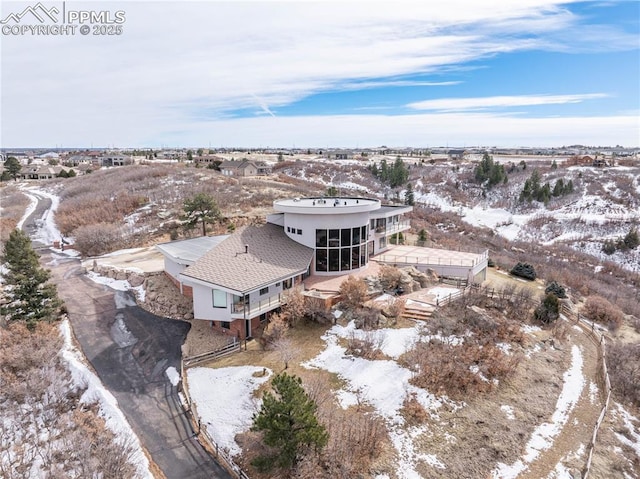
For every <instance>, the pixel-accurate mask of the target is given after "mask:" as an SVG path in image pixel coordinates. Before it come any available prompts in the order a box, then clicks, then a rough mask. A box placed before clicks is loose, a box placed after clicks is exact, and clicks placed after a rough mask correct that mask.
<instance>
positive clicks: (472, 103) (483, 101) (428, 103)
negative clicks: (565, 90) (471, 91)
mask: <svg viewBox="0 0 640 479" xmlns="http://www.w3.org/2000/svg"><path fill="white" fill-rule="evenodd" d="M607 96H608V95H607V94H605V93H587V94H582V95H516V96H488V97H476V98H439V99H437V100H425V101H419V102H415V103H409V104H408V105H407V107H409V108H412V109H414V110H439V111H461V110H480V109H487V108H504V107H514V106H532V105H558V104H563V103H580V102H582V101H584V100H593V99H597V98H606V97H607Z"/></svg>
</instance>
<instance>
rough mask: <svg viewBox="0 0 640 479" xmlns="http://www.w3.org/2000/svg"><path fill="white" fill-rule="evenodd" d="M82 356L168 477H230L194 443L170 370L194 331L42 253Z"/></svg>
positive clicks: (73, 264) (177, 364)
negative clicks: (67, 312) (187, 337)
mask: <svg viewBox="0 0 640 479" xmlns="http://www.w3.org/2000/svg"><path fill="white" fill-rule="evenodd" d="M42 253H43V255H42V256H43V261H44V262H45V263H48V265H47V266H48V267H49V268H50V269H51V271H52V273H53V279H54V281H55V282H56V283H57V285H58V293H59V295H60V297H61V298H62V299H63V300H64V301H65V304H66V305H67V309H68V311H69V320H70V321H71V325H72V326H73V331H74V333H75V336H76V338H77V339H78V341H79V343H80V345H81V347H82V350H83V352H84V354H85V356H86V357H87V359H88V360H89V362H90V363H91V364H92V366H93V367H94V369H95V370H96V372H97V373H98V376H100V379H101V380H102V382H103V383H104V385H105V386H106V387H107V389H109V391H111V393H112V394H113V395H114V396H115V397H116V399H117V400H118V403H119V405H120V409H121V410H122V412H123V413H124V415H125V416H126V417H127V420H128V421H129V423H130V424H131V426H132V427H133V429H134V431H135V432H136V434H138V437H139V438H140V441H141V442H142V444H143V445H144V446H145V447H146V449H147V450H148V451H149V453H150V454H151V456H152V458H153V460H154V462H155V463H156V464H157V465H158V466H159V467H160V469H161V470H162V471H163V472H164V474H165V476H166V477H167V478H170V479H173V478H176V479H177V478H189V479H190V478H195V479H197V478H229V477H231V476H230V475H229V474H228V473H227V472H226V471H225V470H224V469H223V468H221V467H220V466H219V465H218V464H217V463H216V462H215V461H214V460H213V459H212V458H211V456H209V454H207V452H206V451H205V450H204V449H203V448H202V446H201V445H200V444H199V443H198V441H197V440H196V439H195V437H194V436H193V431H192V429H191V426H190V424H189V421H188V420H187V418H186V417H185V415H184V413H183V411H182V408H181V406H180V404H179V399H178V395H177V391H176V388H175V387H174V386H172V385H171V383H170V382H169V380H168V379H167V377H166V375H165V374H164V372H165V370H166V369H167V368H168V367H170V366H173V367H175V368H176V369H178V370H179V369H180V354H181V353H180V345H181V344H182V343H183V342H184V338H185V336H186V334H187V332H188V330H189V327H190V326H189V324H188V323H184V322H181V321H175V320H172V319H167V318H161V317H158V316H155V315H153V314H151V313H149V312H147V311H145V310H143V309H142V308H140V307H138V306H136V305H135V301H134V300H133V298H132V296H130V294H129V293H125V292H121V291H113V290H112V289H110V288H108V287H106V286H103V285H99V284H96V283H93V282H92V281H91V280H89V279H88V278H86V276H84V275H83V274H82V273H81V268H80V262H79V261H78V260H77V259H71V258H65V257H60V256H59V255H55V254H52V253H50V252H44V251H43V252H42Z"/></svg>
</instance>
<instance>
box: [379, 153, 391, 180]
mask: <svg viewBox="0 0 640 479" xmlns="http://www.w3.org/2000/svg"><path fill="white" fill-rule="evenodd" d="M378 178H379V179H380V181H382V182H383V183H386V182H387V181H389V165H387V159H386V158H383V159H382V161H381V162H380V174H379V175H378Z"/></svg>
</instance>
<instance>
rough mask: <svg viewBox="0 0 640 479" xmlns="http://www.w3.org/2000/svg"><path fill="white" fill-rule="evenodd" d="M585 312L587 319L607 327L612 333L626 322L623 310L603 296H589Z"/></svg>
mask: <svg viewBox="0 0 640 479" xmlns="http://www.w3.org/2000/svg"><path fill="white" fill-rule="evenodd" d="M583 311H584V315H585V316H586V317H587V318H589V319H590V320H592V321H596V322H598V323H601V324H603V325H605V326H607V327H608V328H609V329H610V330H612V331H615V330H617V329H618V328H619V327H620V326H622V322H623V320H624V313H623V312H622V310H621V309H620V308H618V307H617V306H615V305H613V304H611V303H610V302H609V301H608V300H607V299H605V298H603V297H602V296H589V297H588V298H587V301H586V302H585V304H584V310H583Z"/></svg>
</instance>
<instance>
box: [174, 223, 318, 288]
mask: <svg viewBox="0 0 640 479" xmlns="http://www.w3.org/2000/svg"><path fill="white" fill-rule="evenodd" d="M245 245H248V251H249V252H248V253H245ZM312 257H313V249H312V248H308V247H306V246H304V245H301V244H299V243H296V242H295V241H293V240H292V239H290V238H289V237H288V236H287V235H286V234H285V233H284V229H283V228H282V227H281V226H277V225H273V224H266V225H262V226H246V227H244V228H242V229H240V230H238V231H237V232H236V233H234V234H233V235H231V236H230V237H229V238H227V239H226V240H224V241H223V242H221V243H220V244H219V245H218V246H216V247H215V248H213V249H212V250H210V251H209V252H207V253H206V254H205V255H204V256H202V257H201V258H200V259H199V260H197V261H196V262H195V263H194V264H193V265H192V266H189V267H188V268H187V269H186V270H184V271H183V272H182V275H183V276H187V277H190V278H195V279H199V280H201V281H204V282H207V283H211V284H213V285H217V286H222V287H223V288H228V289H232V290H234V291H239V292H243V293H246V292H249V291H253V290H255V289H258V288H261V287H264V286H266V285H269V284H272V283H275V282H278V281H281V280H283V279H285V278H288V277H291V276H293V275H296V274H300V273H303V272H304V271H306V270H307V268H308V267H309V264H310V263H311V259H312Z"/></svg>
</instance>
